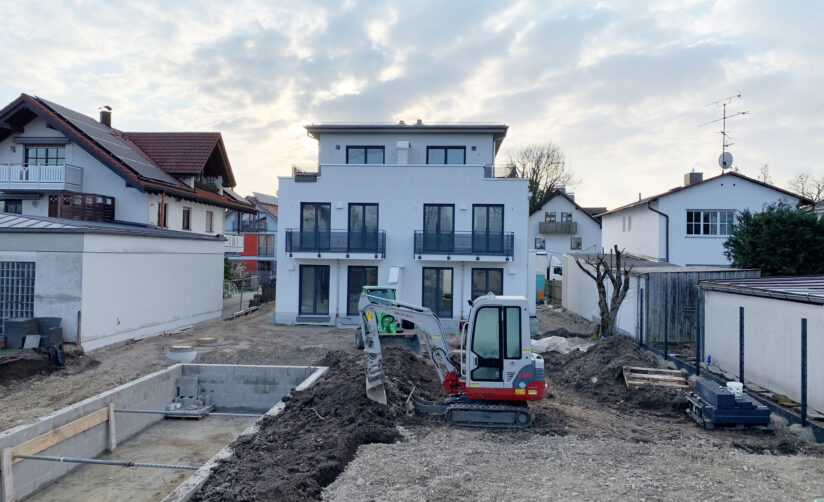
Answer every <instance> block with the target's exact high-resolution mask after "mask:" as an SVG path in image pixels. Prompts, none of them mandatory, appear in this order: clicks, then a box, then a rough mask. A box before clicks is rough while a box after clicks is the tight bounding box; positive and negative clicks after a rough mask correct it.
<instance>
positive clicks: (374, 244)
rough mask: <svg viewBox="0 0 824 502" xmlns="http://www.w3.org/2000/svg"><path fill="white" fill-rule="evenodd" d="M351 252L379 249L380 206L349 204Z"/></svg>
mask: <svg viewBox="0 0 824 502" xmlns="http://www.w3.org/2000/svg"><path fill="white" fill-rule="evenodd" d="M348 238H349V250H350V251H376V250H377V249H378V205H377V204H361V203H357V204H355V203H353V204H349V233H348Z"/></svg>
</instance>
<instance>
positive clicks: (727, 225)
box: [687, 210, 735, 235]
mask: <svg viewBox="0 0 824 502" xmlns="http://www.w3.org/2000/svg"><path fill="white" fill-rule="evenodd" d="M734 223H735V211H731V210H712V211H706V210H690V211H687V235H730V233H731V232H732V227H733V224H734Z"/></svg>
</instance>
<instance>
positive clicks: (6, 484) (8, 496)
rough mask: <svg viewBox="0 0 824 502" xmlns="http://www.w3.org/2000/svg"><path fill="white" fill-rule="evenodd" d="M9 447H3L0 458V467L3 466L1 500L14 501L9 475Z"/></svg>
mask: <svg viewBox="0 0 824 502" xmlns="http://www.w3.org/2000/svg"><path fill="white" fill-rule="evenodd" d="M11 459H12V456H11V448H3V455H2V458H0V467H2V468H3V478H2V479H3V502H14V483H12V477H11V471H12V468H11V464H12V460H11Z"/></svg>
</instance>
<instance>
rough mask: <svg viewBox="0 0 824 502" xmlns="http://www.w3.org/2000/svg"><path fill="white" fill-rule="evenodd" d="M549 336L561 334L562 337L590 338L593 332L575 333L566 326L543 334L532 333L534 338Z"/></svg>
mask: <svg viewBox="0 0 824 502" xmlns="http://www.w3.org/2000/svg"><path fill="white" fill-rule="evenodd" d="M548 336H560V337H562V338H588V337H590V336H592V333H575V332H573V331H570V330H568V329H566V328H558V329H551V330H549V331H546V332H544V333H542V334H540V335H539V334H537V333H536V334H534V335H532V339H533V340H539V339H541V338H546V337H548Z"/></svg>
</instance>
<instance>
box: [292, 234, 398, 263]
mask: <svg viewBox="0 0 824 502" xmlns="http://www.w3.org/2000/svg"><path fill="white" fill-rule="evenodd" d="M302 252H310V253H318V254H322V253H341V254H350V253H369V254H374V255H380V256H381V257H386V232H385V231H383V230H377V231H373V232H360V231H349V230H326V231H315V230H309V231H306V230H300V229H296V228H290V229H287V230H286V253H302Z"/></svg>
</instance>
